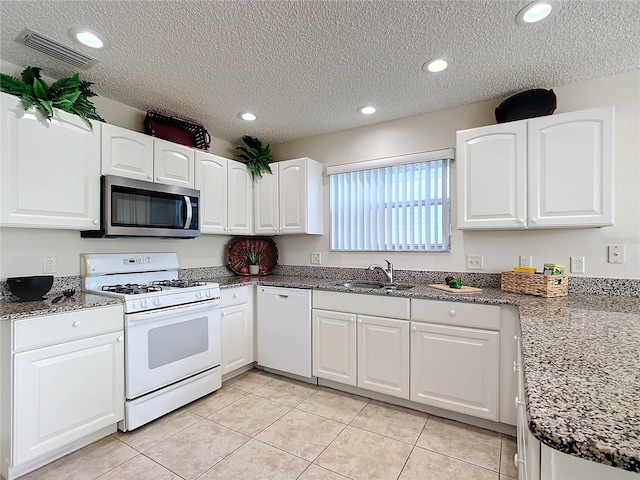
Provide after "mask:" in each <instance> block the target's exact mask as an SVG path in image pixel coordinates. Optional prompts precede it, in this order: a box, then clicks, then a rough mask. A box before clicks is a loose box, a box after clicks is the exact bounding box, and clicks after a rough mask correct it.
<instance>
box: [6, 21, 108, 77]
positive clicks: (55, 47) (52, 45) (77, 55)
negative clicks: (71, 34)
mask: <svg viewBox="0 0 640 480" xmlns="http://www.w3.org/2000/svg"><path fill="white" fill-rule="evenodd" d="M16 42H18V43H22V44H23V45H26V46H27V47H29V48H33V49H34V50H37V51H38V52H41V53H44V54H45V55H49V56H50V57H53V58H57V59H58V60H62V61H63V62H65V63H68V64H70V65H73V66H74V67H77V68H81V69H83V70H86V69H87V68H89V67H92V66H93V65H95V64H96V63H98V60H96V59H95V58H92V57H90V56H88V55H85V54H84V53H81V52H78V51H77V50H73V49H71V48H69V47H66V46H64V45H62V44H61V43H58V42H56V41H55V40H51V39H50V38H47V37H45V36H44V35H42V34H40V33H38V32H34V31H33V30H29V29H28V28H25V29H24V30H23V31H22V32H21V33H20V35H19V36H18V38H16Z"/></svg>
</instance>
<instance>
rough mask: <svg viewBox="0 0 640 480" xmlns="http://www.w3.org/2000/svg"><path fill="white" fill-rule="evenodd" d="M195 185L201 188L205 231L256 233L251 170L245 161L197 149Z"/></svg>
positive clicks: (209, 232) (207, 232) (212, 232)
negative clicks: (254, 228)
mask: <svg viewBox="0 0 640 480" xmlns="http://www.w3.org/2000/svg"><path fill="white" fill-rule="evenodd" d="M195 159H196V161H195V165H196V175H195V176H196V179H195V188H196V189H197V190H200V204H201V214H200V224H201V225H200V229H201V233H203V234H223V235H249V234H251V233H253V196H252V195H253V190H252V184H251V174H250V173H249V171H248V170H247V168H246V166H245V165H244V164H243V163H240V162H236V161H234V160H229V159H227V158H224V157H220V156H218V155H213V154H210V153H206V152H199V151H196V152H195Z"/></svg>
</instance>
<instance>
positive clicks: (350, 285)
mask: <svg viewBox="0 0 640 480" xmlns="http://www.w3.org/2000/svg"><path fill="white" fill-rule="evenodd" d="M334 285H335V286H337V287H346V288H369V289H372V290H390V291H394V290H409V289H410V288H413V285H396V284H387V283H378V282H351V281H349V282H336V283H334Z"/></svg>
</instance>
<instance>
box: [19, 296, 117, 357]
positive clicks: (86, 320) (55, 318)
mask: <svg viewBox="0 0 640 480" xmlns="http://www.w3.org/2000/svg"><path fill="white" fill-rule="evenodd" d="M122 329H123V314H122V306H121V305H112V306H109V307H101V308H87V309H85V310H76V311H73V312H65V313H56V314H53V315H44V316H41V317H33V318H25V319H20V320H15V321H14V324H13V332H14V333H13V335H14V338H13V340H14V343H13V345H14V351H20V350H27V349H30V348H35V347H42V346H45V345H54V344H58V343H64V342H68V341H70V340H77V339H80V338H87V337H92V336H94V335H100V334H103V333H109V332H115V331H118V330H122Z"/></svg>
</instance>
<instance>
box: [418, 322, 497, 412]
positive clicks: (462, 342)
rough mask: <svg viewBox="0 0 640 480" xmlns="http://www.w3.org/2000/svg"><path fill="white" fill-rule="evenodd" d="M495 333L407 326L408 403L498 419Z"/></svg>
mask: <svg viewBox="0 0 640 480" xmlns="http://www.w3.org/2000/svg"><path fill="white" fill-rule="evenodd" d="M499 335H500V334H499V332H492V331H488V330H479V329H475V328H465V327H452V326H446V325H436V324H431V323H422V322H413V321H412V322H411V400H413V401H414V402H419V403H424V404H426V405H431V406H434V407H440V408H444V409H446V410H451V411H454V412H459V413H466V414H468V415H473V416H475V417H480V418H486V419H488V420H493V421H497V420H498V378H499V370H498V361H499Z"/></svg>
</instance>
